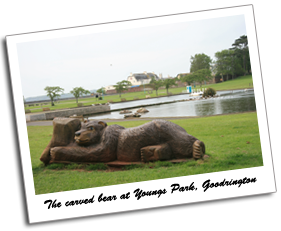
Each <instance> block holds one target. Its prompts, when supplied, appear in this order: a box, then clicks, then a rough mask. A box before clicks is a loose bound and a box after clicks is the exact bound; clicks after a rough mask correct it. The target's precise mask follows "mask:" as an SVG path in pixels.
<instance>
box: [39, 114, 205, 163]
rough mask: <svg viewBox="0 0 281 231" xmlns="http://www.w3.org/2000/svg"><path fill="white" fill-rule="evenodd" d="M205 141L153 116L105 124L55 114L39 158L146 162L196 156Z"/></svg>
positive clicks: (72, 160) (56, 160)
mask: <svg viewBox="0 0 281 231" xmlns="http://www.w3.org/2000/svg"><path fill="white" fill-rule="evenodd" d="M204 153H205V145H204V143H203V142H202V141H200V140H198V139H197V138H195V137H194V136H192V135H189V134H188V133H187V132H186V131H185V130H184V129H183V128H182V127H180V126H178V125H176V124H174V123H172V122H169V121H165V120H153V121H151V122H148V123H145V124H143V125H141V126H138V127H133V128H127V129H126V128H124V127H122V126H119V125H110V126H107V124H106V122H104V121H90V122H87V123H81V122H80V121H79V120H78V119H73V118H55V119H54V120H53V136H52V139H51V141H50V143H49V144H48V146H47V147H46V148H45V149H44V151H43V153H42V155H41V157H40V160H41V161H42V162H44V163H45V164H49V163H52V162H105V163H106V162H110V161H115V160H117V161H124V162H139V161H143V162H149V161H156V160H171V159H183V158H191V157H193V158H195V159H200V158H202V156H203V155H204Z"/></svg>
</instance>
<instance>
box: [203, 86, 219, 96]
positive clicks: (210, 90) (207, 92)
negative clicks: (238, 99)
mask: <svg viewBox="0 0 281 231" xmlns="http://www.w3.org/2000/svg"><path fill="white" fill-rule="evenodd" d="M215 94H217V92H216V90H215V89H214V88H211V87H208V88H207V89H206V90H205V91H204V92H203V97H209V96H212V97H213V96H214V95H215Z"/></svg>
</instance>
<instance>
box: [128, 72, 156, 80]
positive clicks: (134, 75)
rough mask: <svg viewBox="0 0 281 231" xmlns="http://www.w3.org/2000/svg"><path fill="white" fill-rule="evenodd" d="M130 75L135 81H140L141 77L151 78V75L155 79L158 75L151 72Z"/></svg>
mask: <svg viewBox="0 0 281 231" xmlns="http://www.w3.org/2000/svg"><path fill="white" fill-rule="evenodd" d="M131 76H133V77H135V78H136V80H137V81H141V80H143V79H151V78H152V77H153V76H154V77H155V79H156V80H158V79H159V77H158V76H157V75H156V74H153V73H146V74H145V73H135V74H132V75H131Z"/></svg>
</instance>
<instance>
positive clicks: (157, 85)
mask: <svg viewBox="0 0 281 231" xmlns="http://www.w3.org/2000/svg"><path fill="white" fill-rule="evenodd" d="M150 84H151V85H152V87H153V88H154V90H155V91H156V95H157V96H158V89H159V88H160V87H162V86H163V84H164V83H163V80H162V79H159V80H156V79H155V77H154V76H153V77H152V78H151V81H150Z"/></svg>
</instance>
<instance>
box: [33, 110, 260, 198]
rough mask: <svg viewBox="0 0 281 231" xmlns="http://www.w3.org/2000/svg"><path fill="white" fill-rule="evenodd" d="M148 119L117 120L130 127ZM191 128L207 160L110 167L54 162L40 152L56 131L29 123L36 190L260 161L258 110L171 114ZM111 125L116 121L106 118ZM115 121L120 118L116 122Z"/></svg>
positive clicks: (190, 172) (142, 178)
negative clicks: (45, 161) (46, 161)
mask: <svg viewBox="0 0 281 231" xmlns="http://www.w3.org/2000/svg"><path fill="white" fill-rule="evenodd" d="M145 122H147V121H126V122H118V123H117V124H119V125H122V126H124V127H126V128H129V127H134V126H138V125H141V124H143V123H145ZM172 122H174V123H176V124H178V125H180V126H181V127H183V128H184V129H185V130H186V131H187V132H188V133H189V134H191V135H193V136H195V137H196V138H198V139H200V140H202V141H204V143H205V145H206V154H207V155H208V156H210V158H208V159H206V160H204V161H203V160H198V161H194V160H193V161H189V162H185V163H179V164H171V163H170V162H155V163H150V164H143V165H140V166H135V167H134V166H129V167H127V168H125V170H124V171H115V172H110V171H109V170H107V167H106V166H105V165H104V164H99V165H97V166H93V165H88V166H87V165H81V164H71V165H63V164H53V165H49V166H46V167H45V166H44V165H43V164H42V163H41V162H40V160H39V158H40V155H41V153H42V151H43V149H44V148H45V147H46V146H47V144H48V142H49V141H50V139H51V136H52V127H51V126H34V127H33V126H29V127H28V136H29V145H30V153H31V162H32V168H33V176H34V185H35V192H36V194H45V193H52V192H60V191H68V190H76V189H84V188H93V187H100V186H107V185H116V184H124V183H131V182H140V181H148V180H155V179H164V178H170V177H178V176H187V175H195V174H203V173H209V172H219V171H226V170H233V169H242V168H250V167H256V166H262V165H263V161H262V153H261V145H260V138H259V129H258V123H257V114H256V113H255V112H251V113H242V114H233V115H220V116H211V117H203V118H192V119H180V120H172ZM108 124H109V125H111V124H113V123H108ZM115 124H116V123H115Z"/></svg>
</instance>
